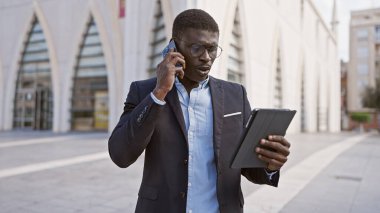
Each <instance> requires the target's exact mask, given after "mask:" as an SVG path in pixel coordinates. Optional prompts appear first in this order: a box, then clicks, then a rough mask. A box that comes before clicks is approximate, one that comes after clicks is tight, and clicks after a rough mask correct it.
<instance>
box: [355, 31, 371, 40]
mask: <svg viewBox="0 0 380 213" xmlns="http://www.w3.org/2000/svg"><path fill="white" fill-rule="evenodd" d="M356 37H357V39H358V40H367V38H368V30H367V29H358V30H356Z"/></svg>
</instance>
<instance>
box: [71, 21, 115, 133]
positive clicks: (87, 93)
mask: <svg viewBox="0 0 380 213" xmlns="http://www.w3.org/2000/svg"><path fill="white" fill-rule="evenodd" d="M86 30H87V32H86V33H85V34H84V35H83V40H82V41H83V42H82V45H80V48H81V49H80V51H79V56H78V62H77V67H76V70H75V77H74V89H73V95H72V103H71V104H72V105H71V128H72V129H73V130H77V131H94V130H103V131H106V130H107V129H108V84H107V67H106V61H105V58H104V54H103V49H102V45H101V41H100V37H99V32H98V29H97V26H96V24H95V22H94V19H93V18H92V17H91V19H90V21H89V23H88V24H87V29H86Z"/></svg>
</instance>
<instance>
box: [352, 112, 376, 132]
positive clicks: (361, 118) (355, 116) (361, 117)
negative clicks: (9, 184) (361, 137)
mask: <svg viewBox="0 0 380 213" xmlns="http://www.w3.org/2000/svg"><path fill="white" fill-rule="evenodd" d="M350 117H351V119H352V120H353V121H356V122H358V123H359V131H360V132H363V131H364V127H363V124H364V123H367V122H369V121H370V120H371V116H370V114H369V113H367V112H353V113H351V116H350Z"/></svg>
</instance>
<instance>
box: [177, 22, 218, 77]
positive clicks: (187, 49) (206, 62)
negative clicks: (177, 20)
mask: <svg viewBox="0 0 380 213" xmlns="http://www.w3.org/2000/svg"><path fill="white" fill-rule="evenodd" d="M218 40H219V33H217V32H210V31H207V30H197V29H193V28H189V29H187V30H185V32H183V34H182V37H181V38H176V39H175V41H176V44H177V49H178V51H179V52H180V53H181V54H182V55H183V56H184V57H185V61H186V69H185V70H184V71H185V78H187V79H188V80H190V81H193V82H201V81H203V80H205V79H206V78H207V76H208V73H209V72H210V69H211V66H212V64H213V63H214V60H215V58H216V56H215V54H212V53H213V50H214V49H215V48H216V49H217V48H218V46H217V45H218ZM204 48H205V49H206V50H205V51H202V50H204Z"/></svg>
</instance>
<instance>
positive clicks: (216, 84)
mask: <svg viewBox="0 0 380 213" xmlns="http://www.w3.org/2000/svg"><path fill="white" fill-rule="evenodd" d="M209 83H210V90H211V100H212V108H213V115H214V123H213V124H214V152H215V155H216V160H217V162H218V160H219V156H220V145H221V142H222V129H223V112H224V90H223V87H222V85H221V81H219V80H217V79H215V78H213V77H211V76H210V81H209Z"/></svg>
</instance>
